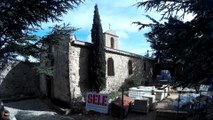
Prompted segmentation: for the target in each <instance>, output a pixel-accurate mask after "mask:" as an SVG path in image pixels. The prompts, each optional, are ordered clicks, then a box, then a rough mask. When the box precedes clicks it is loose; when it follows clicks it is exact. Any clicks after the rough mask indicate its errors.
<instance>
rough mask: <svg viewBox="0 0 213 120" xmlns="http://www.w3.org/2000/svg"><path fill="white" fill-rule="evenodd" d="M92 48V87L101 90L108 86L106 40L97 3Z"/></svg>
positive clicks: (92, 31)
mask: <svg viewBox="0 0 213 120" xmlns="http://www.w3.org/2000/svg"><path fill="white" fill-rule="evenodd" d="M91 37H92V42H93V46H92V50H91V56H90V72H91V73H90V84H91V88H92V89H94V90H95V91H97V92H99V91H101V90H103V89H104V88H105V87H106V77H105V76H106V61H105V48H104V47H105V42H104V37H103V30H102V26H101V20H100V16H99V12H98V6H97V5H95V10H94V16H93V24H92V30H91Z"/></svg>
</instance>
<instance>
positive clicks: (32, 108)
mask: <svg viewBox="0 0 213 120" xmlns="http://www.w3.org/2000/svg"><path fill="white" fill-rule="evenodd" d="M4 105H5V109H7V110H9V112H10V116H11V120H73V118H71V117H68V116H62V115H59V114H57V113H56V112H53V111H52V110H51V109H49V108H48V106H47V105H46V104H45V103H43V102H42V101H41V100H39V99H32V100H23V101H17V102H9V103H4Z"/></svg>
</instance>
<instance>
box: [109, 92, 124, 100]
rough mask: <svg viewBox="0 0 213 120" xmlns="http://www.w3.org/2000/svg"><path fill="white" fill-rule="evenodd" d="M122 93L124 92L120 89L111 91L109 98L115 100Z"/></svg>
mask: <svg viewBox="0 0 213 120" xmlns="http://www.w3.org/2000/svg"><path fill="white" fill-rule="evenodd" d="M121 94H122V93H121V92H119V91H115V92H111V93H109V94H108V99H111V100H114V99H115V98H117V97H118V96H121Z"/></svg>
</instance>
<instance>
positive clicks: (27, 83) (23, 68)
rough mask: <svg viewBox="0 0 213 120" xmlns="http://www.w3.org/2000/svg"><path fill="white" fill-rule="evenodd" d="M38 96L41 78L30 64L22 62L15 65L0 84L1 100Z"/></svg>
mask: <svg viewBox="0 0 213 120" xmlns="http://www.w3.org/2000/svg"><path fill="white" fill-rule="evenodd" d="M6 69H7V68H6ZM38 94H39V77H38V74H37V73H36V71H35V69H33V64H30V63H23V62H20V63H18V64H17V65H15V66H14V67H13V68H11V69H10V70H9V71H8V73H7V75H6V76H5V78H3V81H2V82H1V84H0V98H6V97H12V96H19V95H28V96H29V95H30V96H31V95H38Z"/></svg>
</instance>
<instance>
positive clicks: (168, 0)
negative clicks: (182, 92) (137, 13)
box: [137, 0, 213, 86]
mask: <svg viewBox="0 0 213 120" xmlns="http://www.w3.org/2000/svg"><path fill="white" fill-rule="evenodd" d="M212 5H213V1H212V0H149V1H143V2H138V7H144V8H145V9H146V10H147V11H148V10H153V9H154V10H156V11H157V12H163V16H162V19H166V20H168V21H167V22H165V23H160V22H158V21H156V20H154V19H153V18H151V17H150V16H147V17H149V18H150V19H151V20H152V21H153V23H151V24H144V23H140V22H137V23H138V24H139V25H141V27H140V28H144V27H151V29H152V31H151V32H149V33H147V34H146V36H147V37H148V41H149V42H150V43H151V46H152V48H153V49H155V50H156V56H157V57H158V59H160V60H161V62H172V64H173V67H180V66H181V71H179V72H180V73H178V74H176V76H175V77H176V79H175V80H176V82H177V83H178V84H179V85H185V86H187V85H193V84H197V83H209V82H210V81H211V80H212V79H213V78H212V76H213V62H212V61H213V56H212V54H213V35H212V33H213V22H212V21H213V7H212ZM178 12H180V13H182V14H181V15H180V16H178V14H177V13H178ZM188 13H192V14H193V15H194V18H193V19H192V20H191V21H187V22H184V21H183V19H182V18H183V17H184V16H185V15H186V14H188Z"/></svg>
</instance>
